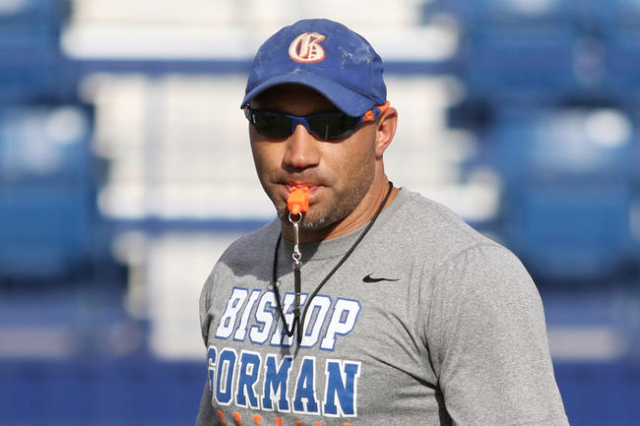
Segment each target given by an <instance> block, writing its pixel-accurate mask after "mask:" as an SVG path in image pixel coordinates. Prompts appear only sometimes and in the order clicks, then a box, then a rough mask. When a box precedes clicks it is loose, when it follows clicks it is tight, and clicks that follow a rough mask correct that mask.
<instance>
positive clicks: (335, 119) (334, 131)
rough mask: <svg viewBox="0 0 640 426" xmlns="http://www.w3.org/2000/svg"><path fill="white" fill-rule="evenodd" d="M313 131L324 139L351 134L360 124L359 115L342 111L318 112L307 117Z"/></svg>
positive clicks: (334, 138) (338, 137)
mask: <svg viewBox="0 0 640 426" xmlns="http://www.w3.org/2000/svg"><path fill="white" fill-rule="evenodd" d="M307 121H308V122H309V127H310V128H311V132H312V133H313V134H314V135H316V136H317V137H319V138H320V139H323V140H327V141H330V140H336V139H341V138H344V137H347V136H349V135H350V134H351V133H353V131H354V130H355V128H356V125H357V124H358V121H359V119H358V117H351V116H349V115H346V114H343V113H341V112H329V113H325V114H318V115H315V116H311V117H309V118H308V119H307Z"/></svg>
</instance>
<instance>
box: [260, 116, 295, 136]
mask: <svg viewBox="0 0 640 426" xmlns="http://www.w3.org/2000/svg"><path fill="white" fill-rule="evenodd" d="M291 121H292V120H291V118H289V117H287V116H286V115H282V114H278V113H275V112H270V111H260V110H254V111H251V122H252V123H253V125H254V126H255V127H256V130H257V131H258V133H260V134H261V135H263V136H266V137H268V138H276V139H282V138H286V137H289V136H290V135H291Z"/></svg>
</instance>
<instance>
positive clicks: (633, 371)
mask: <svg viewBox="0 0 640 426" xmlns="http://www.w3.org/2000/svg"><path fill="white" fill-rule="evenodd" d="M305 17H327V18H332V19H336V20H339V21H341V22H343V23H345V24H347V25H348V26H350V27H351V28H353V29H354V30H356V31H358V32H359V33H361V34H362V35H364V36H365V37H366V38H367V39H368V40H369V41H370V42H371V43H372V44H373V45H374V46H375V47H376V49H377V50H378V52H379V53H380V54H381V56H382V57H383V58H384V60H385V62H386V74H385V75H386V80H387V85H388V89H389V99H390V100H391V102H392V104H393V105H394V106H395V107H396V108H397V109H398V110H399V114H400V123H399V130H398V133H397V136H396V139H395V142H394V144H393V145H392V146H391V148H390V149H389V150H388V151H387V153H386V154H385V156H386V164H387V169H388V174H389V176H390V177H391V178H392V180H393V181H394V182H395V183H396V185H398V186H406V187H408V188H411V189H413V190H417V191H420V192H421V193H423V194H424V195H425V196H427V197H430V198H432V199H435V200H437V201H439V202H442V203H444V204H446V205H447V206H449V207H450V208H452V209H453V210H455V211H456V212H457V213H458V214H460V215H461V216H462V217H463V218H464V219H465V220H467V221H468V222H469V223H471V224H472V225H473V226H474V227H475V228H477V229H478V230H480V231H481V232H483V233H485V234H486V235H489V236H491V237H492V238H494V239H496V240H498V241H500V242H501V243H503V244H504V245H506V246H507V247H509V248H510V249H512V250H513V251H514V252H515V253H516V254H517V255H518V256H520V258H521V259H522V261H523V262H524V264H525V266H526V267H527V268H528V270H529V271H530V272H531V274H532V275H533V277H534V278H535V280H536V283H537V284H538V287H539V290H540V293H541V295H542V298H543V302H544V304H545V309H546V315H547V323H548V329H549V339H550V345H551V351H552V355H553V359H554V365H555V369H556V376H557V380H558V384H559V387H560V390H561V392H562V395H563V398H564V402H565V405H566V410H567V413H568V415H569V419H570V421H571V424H572V425H574V426H575V425H585V426H632V425H638V424H640V404H638V402H639V401H640V167H639V165H640V139H639V138H640V132H639V129H638V126H639V121H638V118H639V116H640V0H474V1H472V2H471V1H462V0H459V1H452V0H450V1H446V0H431V1H428V0H397V1H394V2H388V1H383V0H368V1H366V2H361V1H353V2H345V1H337V0H324V1H321V2H315V1H314V2H312V1H294V0H259V1H258V0H235V1H232V0H217V1H216V0H208V1H206V0H182V1H180V2H178V1H172V0H137V1H124V0H66V1H65V0H0V425H1V426H30V425H34V426H35V425H38V426H41V425H54V426H76V425H78V426H80V425H82V426H94V425H95V426H98V425H99V426H119V425H123V426H125V425H127V426H128V425H150V424H153V425H156V426H164V425H166V426H169V425H171V426H174V425H188V424H193V423H194V420H195V416H196V413H197V408H198V403H199V398H200V394H201V390H202V387H203V385H204V382H205V374H206V363H205V356H206V354H205V347H204V345H203V343H202V339H201V336H200V330H199V322H198V296H199V293H200V289H201V287H202V284H203V283H204V280H205V279H206V277H207V275H208V273H209V271H210V270H211V268H212V267H213V265H214V263H215V261H216V260H217V258H218V256H219V255H220V254H221V252H222V250H223V249H224V248H225V247H226V246H227V245H228V244H229V243H230V242H231V241H232V240H233V239H235V238H236V237H238V236H239V235H241V234H244V233H247V232H249V231H251V230H253V229H256V228H257V227H259V226H261V225H262V224H264V223H265V222H267V221H268V220H270V219H271V218H272V217H273V215H274V212H273V209H272V207H271V205H270V202H269V201H268V199H267V198H266V196H265V195H264V194H263V193H262V189H261V187H260V185H259V184H258V181H257V178H256V177H255V172H254V169H253V163H252V159H251V156H250V152H249V147H248V140H247V139H248V138H247V128H246V127H247V124H246V121H245V119H244V117H243V114H242V112H241V110H240V109H239V107H240V101H241V98H242V95H243V92H244V84H245V79H246V75H247V72H248V67H249V64H250V61H251V58H252V56H253V54H254V53H255V51H256V50H257V48H258V46H259V45H260V44H261V42H262V41H263V40H264V39H266V38H267V37H268V36H269V35H271V34H272V33H273V32H275V31H276V30H277V29H279V28H280V27H281V26H284V25H287V24H290V23H292V22H294V21H295V20H297V19H299V18H305Z"/></svg>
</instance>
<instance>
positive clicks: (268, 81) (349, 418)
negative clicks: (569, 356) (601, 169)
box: [197, 20, 567, 426]
mask: <svg viewBox="0 0 640 426" xmlns="http://www.w3.org/2000/svg"><path fill="white" fill-rule="evenodd" d="M382 71H383V70H382V61H381V59H380V57H379V56H378V55H377V54H376V53H375V51H374V50H373V48H372V47H371V46H370V45H369V43H368V42H367V41H366V40H364V39H363V38H362V37H360V36H359V35H357V34H355V33H353V32H352V31H350V30H349V29H347V28H346V27H344V26H342V25H341V24H338V23H335V22H331V21H327V20H304V21H300V22H298V23H296V24H294V25H292V26H289V27H285V28H283V29H282V30H280V31H279V32H278V33H276V34H275V35H273V36H272V37H271V38H270V39H269V40H267V41H266V42H265V43H264V44H263V45H262V47H261V48H260V49H259V51H258V53H257V55H256V58H255V61H254V64H253V68H252V70H251V73H250V75H249V79H248V84H247V89H246V96H245V98H244V100H243V101H242V107H243V108H244V110H245V114H246V116H247V118H248V120H249V138H250V140H251V149H252V153H253V158H254V161H255V166H256V171H257V173H258V177H259V179H260V182H261V184H262V186H263V188H264V190H265V192H266V193H267V195H268V196H269V197H270V199H271V200H272V202H273V204H274V206H275V208H276V210H277V213H278V219H276V220H274V221H273V222H272V223H270V224H268V225H266V226H264V227H263V228H261V229H259V230H258V231H256V232H254V233H252V234H250V235H248V236H245V237H243V238H240V239H239V240H238V241H236V242H235V243H234V244H232V245H231V246H230V247H229V248H228V250H227V251H226V252H225V253H224V254H223V255H222V257H221V259H220V260H219V261H218V263H217V264H216V266H215V268H214V270H213V272H212V273H211V275H210V277H209V278H208V280H207V282H206V283H205V285H204V288H203V292H202V297H201V305H200V314H201V323H202V333H203V338H204V340H205V343H206V345H207V347H208V378H207V383H206V387H205V390H204V393H203V397H202V402H201V407H200V412H199V415H198V419H197V424H198V425H199V426H204V425H232V424H236V425H322V426H326V425H341V426H343V425H354V426H355V425H369V426H371V425H429V426H431V425H491V426H498V425H505V426H506V425H509V426H515V425H527V426H533V425H540V426H542V425H544V426H555V425H567V419H566V416H565V414H564V408H563V406H562V401H561V399H560V395H559V392H558V389H557V386H556V383H555V379H554V375H553V368H552V365H551V360H550V356H549V351H548V344H547V338H546V330H545V324H544V314H543V310H542V305H541V302H540V298H539V295H538V293H537V290H536V288H535V286H534V284H533V282H532V281H531V279H530V277H529V275H528V274H527V272H526V271H525V269H524V268H523V266H522V265H521V264H520V262H519V261H518V260H517V259H516V258H515V257H514V256H513V255H512V254H511V253H510V252H509V251H508V250H506V249H505V248H503V247H501V246H499V245H497V244H496V243H494V242H492V241H490V240H488V239H486V238H484V237H483V236H481V235H480V234H478V233H477V232H475V231H474V230H473V229H472V228H470V227H469V226H467V225H466V224H465V223H464V222H462V221H461V220H460V219H459V218H458V217H456V216H455V215H454V214H453V213H452V212H451V211H449V210H448V209H446V208H445V207H443V206H440V205H439V204H436V203H435V202H433V201H430V200H428V199H426V198H424V197H422V196H420V195H419V194H417V193H414V192H411V191H409V190H408V189H406V188H403V189H398V188H395V187H394V186H393V185H392V184H391V183H390V182H389V180H388V179H387V176H386V175H385V171H384V166H383V154H384V152H385V150H386V149H387V147H388V146H389V144H390V143H391V141H392V140H393V136H394V133H395V130H396V124H397V119H398V113H397V111H396V110H395V109H394V108H393V107H390V106H389V104H388V103H387V99H386V87H385V84H384V81H383V78H382ZM294 191H303V192H304V191H307V192H308V194H309V195H308V203H309V207H308V211H306V212H305V211H304V210H303V211H302V213H296V214H294V213H290V212H289V210H288V206H287V200H288V199H289V197H290V194H291V193H292V192H294ZM292 255H293V261H292Z"/></svg>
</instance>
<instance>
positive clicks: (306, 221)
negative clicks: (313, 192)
mask: <svg viewBox="0 0 640 426" xmlns="http://www.w3.org/2000/svg"><path fill="white" fill-rule="evenodd" d="M372 182H373V177H371V179H368V180H365V179H362V180H361V181H360V184H359V185H353V186H351V187H349V188H348V189H347V190H346V191H343V192H342V193H339V194H336V195H335V198H334V199H330V200H328V201H327V202H325V203H323V204H325V205H316V206H313V205H312V206H311V207H310V212H309V214H308V215H305V216H303V219H302V221H301V222H300V225H299V226H300V229H302V230H307V231H318V230H321V229H324V228H327V227H329V226H332V225H334V224H336V223H338V222H340V221H341V220H342V219H344V218H345V217H347V216H348V215H349V214H350V213H351V212H353V211H354V210H355V209H356V207H358V205H359V204H360V202H361V201H362V199H363V198H364V197H365V195H366V194H367V191H368V190H369V188H370V186H371V184H372ZM272 201H274V200H273V198H272ZM274 204H275V203H274ZM314 207H315V208H314ZM320 208H323V210H319V209H320ZM276 209H277V212H278V217H279V218H280V220H281V221H283V223H286V224H289V210H288V209H287V206H286V204H281V205H277V204H276Z"/></svg>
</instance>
